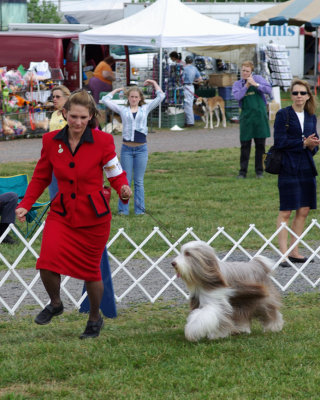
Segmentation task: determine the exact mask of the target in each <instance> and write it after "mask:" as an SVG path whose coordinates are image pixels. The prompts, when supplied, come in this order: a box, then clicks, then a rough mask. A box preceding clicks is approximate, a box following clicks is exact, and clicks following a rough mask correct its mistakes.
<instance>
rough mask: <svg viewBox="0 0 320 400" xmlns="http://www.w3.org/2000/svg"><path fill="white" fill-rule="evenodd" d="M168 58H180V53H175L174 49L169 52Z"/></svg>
mask: <svg viewBox="0 0 320 400" xmlns="http://www.w3.org/2000/svg"><path fill="white" fill-rule="evenodd" d="M169 57H170V58H174V59H175V60H181V53H177V52H176V51H172V52H171V53H170V54H169Z"/></svg>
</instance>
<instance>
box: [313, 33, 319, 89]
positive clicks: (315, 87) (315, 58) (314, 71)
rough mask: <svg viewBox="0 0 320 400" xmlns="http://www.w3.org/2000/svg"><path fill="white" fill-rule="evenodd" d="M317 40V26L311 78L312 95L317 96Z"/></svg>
mask: <svg viewBox="0 0 320 400" xmlns="http://www.w3.org/2000/svg"><path fill="white" fill-rule="evenodd" d="M318 39H319V28H318V26H317V28H316V36H315V38H314V40H315V45H314V47H315V50H314V69H313V78H314V88H313V91H314V94H317V83H318V78H317V76H318V45H319V43H318Z"/></svg>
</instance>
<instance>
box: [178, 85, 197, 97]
mask: <svg viewBox="0 0 320 400" xmlns="http://www.w3.org/2000/svg"><path fill="white" fill-rule="evenodd" d="M178 89H183V90H185V89H187V91H188V92H190V93H191V94H193V97H195V98H198V97H199V96H197V95H196V94H195V93H193V92H192V91H191V90H190V89H188V88H187V87H186V86H185V85H183V86H180V87H177V88H176V89H175V90H178Z"/></svg>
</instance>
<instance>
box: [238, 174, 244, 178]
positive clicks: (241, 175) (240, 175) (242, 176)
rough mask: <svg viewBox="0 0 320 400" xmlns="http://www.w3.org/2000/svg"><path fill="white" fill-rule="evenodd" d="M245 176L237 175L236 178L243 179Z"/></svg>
mask: <svg viewBox="0 0 320 400" xmlns="http://www.w3.org/2000/svg"><path fill="white" fill-rule="evenodd" d="M245 177H246V176H245V175H243V174H239V175H238V176H237V179H245Z"/></svg>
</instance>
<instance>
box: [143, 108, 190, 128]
mask: <svg viewBox="0 0 320 400" xmlns="http://www.w3.org/2000/svg"><path fill="white" fill-rule="evenodd" d="M151 118H152V120H151ZM148 122H149V124H150V123H151V122H152V125H153V126H158V125H159V117H157V116H152V117H150V115H149V118H148ZM184 122H185V114H184V112H182V113H179V114H171V115H169V114H167V113H166V112H162V113H161V128H172V127H173V126H175V125H178V126H179V127H180V128H181V127H183V126H184Z"/></svg>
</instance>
